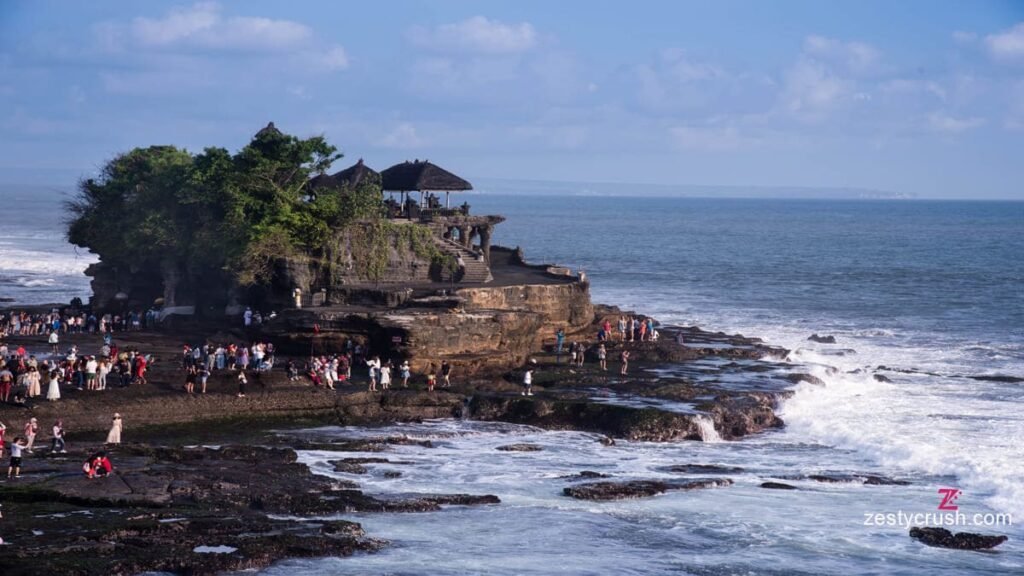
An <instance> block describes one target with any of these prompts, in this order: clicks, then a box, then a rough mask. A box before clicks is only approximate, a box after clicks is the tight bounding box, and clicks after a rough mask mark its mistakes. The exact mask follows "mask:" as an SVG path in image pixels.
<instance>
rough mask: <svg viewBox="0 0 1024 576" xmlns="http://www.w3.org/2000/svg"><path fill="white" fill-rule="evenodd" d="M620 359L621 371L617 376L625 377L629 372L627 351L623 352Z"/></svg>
mask: <svg viewBox="0 0 1024 576" xmlns="http://www.w3.org/2000/svg"><path fill="white" fill-rule="evenodd" d="M620 358H622V371H621V372H619V374H622V375H623V376H625V375H626V372H627V371H628V370H629V350H623V351H622V354H621V356H620Z"/></svg>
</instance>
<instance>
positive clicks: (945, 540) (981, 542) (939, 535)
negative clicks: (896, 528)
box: [910, 526, 1009, 550]
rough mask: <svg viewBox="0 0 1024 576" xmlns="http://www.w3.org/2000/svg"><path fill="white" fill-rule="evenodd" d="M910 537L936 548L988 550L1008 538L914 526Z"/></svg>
mask: <svg viewBox="0 0 1024 576" xmlns="http://www.w3.org/2000/svg"><path fill="white" fill-rule="evenodd" d="M910 537H911V538H913V539H915V540H917V541H919V542H921V543H922V544H927V545H928V546H935V547H936V548H953V549H954V550H988V549H990V548H995V547H996V546H999V545H1000V544H1002V543H1003V542H1006V541H1007V540H1009V538H1008V537H1007V536H991V535H986V534H974V533H971V532H957V533H956V534H953V533H952V532H950V531H949V530H946V529H945V528H930V527H923V528H922V527H918V526H915V527H913V528H911V529H910Z"/></svg>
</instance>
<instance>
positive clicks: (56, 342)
mask: <svg viewBox="0 0 1024 576" xmlns="http://www.w3.org/2000/svg"><path fill="white" fill-rule="evenodd" d="M48 342H49V343H50V353H51V354H53V355H54V356H56V355H57V354H58V353H59V352H60V335H59V334H57V331H56V330H54V331H52V332H50V338H49V339H48Z"/></svg>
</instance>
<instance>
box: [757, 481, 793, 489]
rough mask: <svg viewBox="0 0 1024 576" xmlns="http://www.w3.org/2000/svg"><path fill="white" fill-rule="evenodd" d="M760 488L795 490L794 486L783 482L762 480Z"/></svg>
mask: <svg viewBox="0 0 1024 576" xmlns="http://www.w3.org/2000/svg"><path fill="white" fill-rule="evenodd" d="M761 488H768V489H769V490H796V486H791V485H789V484H785V483H783V482H762V483H761Z"/></svg>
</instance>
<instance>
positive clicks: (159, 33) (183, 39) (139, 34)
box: [130, 2, 313, 51]
mask: <svg viewBox="0 0 1024 576" xmlns="http://www.w3.org/2000/svg"><path fill="white" fill-rule="evenodd" d="M130 34H131V36H132V38H133V39H134V40H135V41H136V42H138V43H139V44H140V45H143V46H157V47H159V46H198V47H202V48H214V49H229V50H269V51H274V50H281V49H287V48H292V47H295V46H301V45H304V44H305V43H307V42H309V41H310V40H311V39H312V36H313V31H312V30H311V29H310V28H309V27H308V26H306V25H304V24H300V23H298V22H293V21H291V20H274V19H271V18H261V17H252V16H233V17H225V16H224V15H223V14H222V13H221V7H220V5H219V4H216V3H212V2H204V3H199V4H195V5H193V6H191V7H190V8H175V9H173V10H171V11H170V12H169V13H167V15H166V16H164V17H163V18H142V17H139V18H135V19H134V20H132V23H131V26H130Z"/></svg>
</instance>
